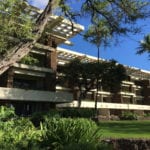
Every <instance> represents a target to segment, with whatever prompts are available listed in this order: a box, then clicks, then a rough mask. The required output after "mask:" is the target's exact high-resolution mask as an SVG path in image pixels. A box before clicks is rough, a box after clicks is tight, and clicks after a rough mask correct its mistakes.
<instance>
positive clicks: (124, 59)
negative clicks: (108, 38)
mask: <svg viewBox="0 0 150 150" xmlns="http://www.w3.org/2000/svg"><path fill="white" fill-rule="evenodd" d="M47 1H48V0H29V2H30V4H32V5H34V6H37V7H39V8H41V9H43V8H44V7H45V6H46V4H47ZM73 6H75V4H73ZM75 7H76V6H75ZM77 23H79V24H81V25H84V26H85V27H87V26H88V21H86V19H82V20H78V22H77ZM138 25H142V33H140V34H138V35H130V37H121V38H120V39H121V40H120V41H121V42H119V43H118V44H117V45H112V46H111V47H108V48H103V47H101V51H100V57H101V58H103V59H115V60H117V61H118V62H119V63H121V64H123V65H128V66H132V67H137V68H140V69H144V70H149V71H150V60H149V58H148V55H147V54H142V55H136V49H137V47H138V41H140V40H142V39H143V37H144V35H146V34H148V33H150V18H149V19H147V20H144V21H139V22H138ZM71 41H72V42H73V43H74V46H71V47H70V46H64V45H62V47H64V48H67V49H70V50H74V51H77V52H81V53H83V54H88V55H92V56H97V48H96V47H95V46H93V45H91V44H90V43H88V42H86V41H84V40H83V38H82V37H81V36H76V37H74V38H72V39H71Z"/></svg>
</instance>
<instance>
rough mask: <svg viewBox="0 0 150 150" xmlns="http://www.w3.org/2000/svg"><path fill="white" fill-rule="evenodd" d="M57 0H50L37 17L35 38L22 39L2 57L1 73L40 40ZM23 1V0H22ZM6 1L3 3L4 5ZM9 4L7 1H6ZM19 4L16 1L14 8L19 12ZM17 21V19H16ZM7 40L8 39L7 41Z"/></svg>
mask: <svg viewBox="0 0 150 150" xmlns="http://www.w3.org/2000/svg"><path fill="white" fill-rule="evenodd" d="M54 2H55V0H49V2H48V4H47V6H46V8H45V9H44V11H43V12H42V13H41V14H40V16H39V17H38V18H37V20H36V23H35V26H36V27H35V29H33V30H32V32H33V33H34V38H33V39H32V40H22V41H20V42H19V43H18V44H17V45H16V46H14V47H13V48H12V49H11V50H10V51H9V53H7V54H6V55H5V56H4V57H3V58H1V61H0V74H2V73H3V72H5V71H6V70H7V69H8V68H9V67H10V66H11V65H13V63H15V62H17V61H19V60H21V58H23V57H24V56H25V55H27V54H28V53H29V51H30V50H31V49H32V47H33V46H34V44H35V43H36V42H37V41H38V39H39V38H40V37H41V35H42V33H43V31H44V29H45V26H46V24H47V22H48V19H49V17H50V16H51V15H52V6H53V3H54ZM22 3H23V0H22ZM4 4H5V3H2V5H4ZM6 4H7V3H6ZM16 6H18V4H17V3H16V1H14V3H13V8H12V9H15V12H17V9H16V8H15V7H16ZM8 9H9V7H8ZM6 12H7V9H5V10H4V13H6ZM17 15H18V14H15V17H17V19H19V17H20V16H19V17H18V16H17ZM14 21H15V20H14ZM5 42H7V41H5Z"/></svg>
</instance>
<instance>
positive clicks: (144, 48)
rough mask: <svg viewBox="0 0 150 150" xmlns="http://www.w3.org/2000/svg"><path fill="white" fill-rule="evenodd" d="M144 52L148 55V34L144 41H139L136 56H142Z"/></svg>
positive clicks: (149, 39) (149, 38) (149, 50)
mask: <svg viewBox="0 0 150 150" xmlns="http://www.w3.org/2000/svg"><path fill="white" fill-rule="evenodd" d="M144 52H147V53H149V54H150V34H148V35H146V36H145V37H144V40H142V41H140V46H139V47H138V51H137V54H143V53H144Z"/></svg>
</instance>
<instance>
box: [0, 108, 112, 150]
mask: <svg viewBox="0 0 150 150" xmlns="http://www.w3.org/2000/svg"><path fill="white" fill-rule="evenodd" d="M31 120H32V119H31V118H30V117H19V116H17V115H15V113H14V109H13V108H7V107H4V106H2V107H0V149H2V150H8V149H9V150H26V149H29V150H70V149H72V147H73V149H74V150H88V149H89V150H104V149H108V145H107V144H103V143H102V142H101V132H100V128H99V127H98V125H97V124H96V123H95V122H94V121H92V120H89V119H83V118H61V117H60V116H58V115H55V113H54V114H53V115H49V113H48V115H46V114H43V117H42V119H41V122H40V123H39V124H36V126H35V125H34V124H33V122H32V121H31ZM109 149H110V148H109Z"/></svg>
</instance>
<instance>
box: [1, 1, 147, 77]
mask: <svg viewBox="0 0 150 150" xmlns="http://www.w3.org/2000/svg"><path fill="white" fill-rule="evenodd" d="M21 1H23V0H21ZM77 1H80V0H76V2H77ZM3 2H4V1H2V5H3ZM55 2H56V1H55V0H49V2H48V4H47V6H46V8H45V10H44V11H43V13H42V14H41V15H40V16H39V17H38V18H37V21H36V23H35V26H36V30H32V31H33V32H34V35H35V36H34V38H33V39H32V40H31V41H28V40H27V41H26V40H23V41H21V42H20V43H19V44H18V45H16V46H15V47H13V48H12V49H11V50H10V52H9V54H6V55H5V58H1V61H0V74H2V73H3V72H4V71H6V70H7V69H8V68H9V66H11V65H12V64H13V63H15V62H17V61H19V60H20V59H21V58H23V57H24V56H25V55H26V54H27V53H28V52H29V51H30V49H31V48H32V47H33V45H34V44H35V43H36V42H37V40H38V39H39V38H40V37H41V35H42V32H43V31H44V28H45V26H46V24H47V22H48V18H49V16H50V15H51V14H52V6H53V4H54V3H55ZM58 2H59V7H60V9H61V10H62V12H63V14H64V15H65V16H66V17H67V18H68V19H69V20H70V21H72V19H75V18H76V16H78V14H80V16H81V17H82V16H84V14H88V15H89V17H90V20H91V23H92V24H93V23H95V20H98V21H96V22H101V21H102V22H104V25H105V26H106V27H107V29H108V30H109V34H110V37H116V35H120V34H126V33H128V32H134V33H135V32H137V31H138V28H137V27H134V26H133V25H134V24H135V23H136V21H137V20H138V19H143V18H145V17H148V15H149V13H148V11H147V5H149V3H148V2H147V0H83V1H80V2H81V9H80V10H79V11H78V12H76V11H73V9H71V8H70V7H69V6H68V2H70V0H58ZM1 12H2V11H1ZM6 12H7V10H5V13H6ZM16 17H17V14H16ZM94 25H96V27H97V29H99V27H98V25H99V23H98V24H94ZM35 31H36V32H35ZM5 42H7V40H6V41H4V43H5Z"/></svg>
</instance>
